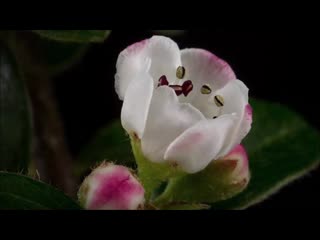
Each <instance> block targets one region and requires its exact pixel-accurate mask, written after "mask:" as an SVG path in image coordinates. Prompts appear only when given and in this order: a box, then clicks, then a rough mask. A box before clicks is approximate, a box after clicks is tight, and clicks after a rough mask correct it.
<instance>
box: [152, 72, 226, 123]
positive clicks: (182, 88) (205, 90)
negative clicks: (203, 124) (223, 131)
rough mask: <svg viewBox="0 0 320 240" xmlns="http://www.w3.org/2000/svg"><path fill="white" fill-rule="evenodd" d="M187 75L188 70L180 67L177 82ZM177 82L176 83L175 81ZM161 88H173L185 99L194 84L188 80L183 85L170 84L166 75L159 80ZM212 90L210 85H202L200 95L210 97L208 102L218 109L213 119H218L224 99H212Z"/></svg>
mask: <svg viewBox="0 0 320 240" xmlns="http://www.w3.org/2000/svg"><path fill="white" fill-rule="evenodd" d="M185 73H186V69H185V68H184V67H183V66H179V67H178V68H177V70H176V77H177V79H176V80H179V81H180V80H181V79H183V78H184V76H185ZM174 82H176V81H174ZM160 86H168V87H170V88H172V89H173V90H174V91H175V93H176V95H177V96H180V95H181V94H183V95H184V96H185V97H187V96H188V94H189V93H190V92H191V91H192V90H193V83H192V81H191V80H187V81H184V82H183V84H182V85H179V84H169V81H168V79H167V77H166V75H162V76H161V77H160V78H159V80H158V87H160ZM212 92H213V91H212V89H211V87H210V86H209V85H208V84H204V85H202V87H201V88H200V93H201V94H203V95H208V102H209V105H210V106H212V105H211V104H213V103H214V104H215V105H216V107H218V111H217V112H216V111H215V113H216V114H214V116H213V117H212V118H213V119H215V118H217V117H218V116H219V115H221V110H222V107H223V106H224V99H223V97H222V96H221V95H214V97H213V98H212V95H211V93H212ZM210 106H209V107H210Z"/></svg>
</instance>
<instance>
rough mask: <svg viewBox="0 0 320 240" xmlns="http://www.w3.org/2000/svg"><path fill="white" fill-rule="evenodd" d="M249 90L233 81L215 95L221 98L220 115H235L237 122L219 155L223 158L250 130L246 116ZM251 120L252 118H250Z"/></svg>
mask: <svg viewBox="0 0 320 240" xmlns="http://www.w3.org/2000/svg"><path fill="white" fill-rule="evenodd" d="M248 92H249V89H248V88H247V87H246V85H245V84H244V83H243V82H242V81H240V80H235V81H232V82H229V83H228V84H227V85H226V86H225V87H224V88H222V89H220V90H218V91H217V92H216V94H218V95H221V96H223V98H224V106H223V108H222V114H230V113H236V114H237V116H238V120H237V122H236V123H235V124H234V127H233V130H232V134H231V135H230V136H229V138H228V140H227V141H226V144H225V146H224V147H223V149H222V151H221V152H220V154H219V157H223V156H225V155H226V154H228V153H229V152H230V151H231V150H232V149H233V148H234V147H235V146H236V145H237V144H240V143H241V141H242V139H243V138H244V137H245V136H246V135H247V134H248V132H249V130H250V128H251V121H249V120H250V119H249V118H248V116H247V114H246V106H247V105H248ZM251 120H252V118H251Z"/></svg>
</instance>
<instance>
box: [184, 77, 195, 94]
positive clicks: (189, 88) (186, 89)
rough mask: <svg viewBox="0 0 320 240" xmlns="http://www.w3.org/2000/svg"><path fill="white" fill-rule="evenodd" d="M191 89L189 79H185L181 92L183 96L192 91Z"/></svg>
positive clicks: (191, 85)
mask: <svg viewBox="0 0 320 240" xmlns="http://www.w3.org/2000/svg"><path fill="white" fill-rule="evenodd" d="M192 89H193V84H192V81H191V80H188V81H185V82H184V83H183V84H182V92H183V95H184V96H185V97H186V96H188V94H189V93H190V92H191V91H192Z"/></svg>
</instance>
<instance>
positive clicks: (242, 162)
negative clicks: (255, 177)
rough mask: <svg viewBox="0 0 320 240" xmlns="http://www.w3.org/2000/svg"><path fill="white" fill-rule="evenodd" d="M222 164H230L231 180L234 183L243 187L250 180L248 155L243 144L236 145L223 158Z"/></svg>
mask: <svg viewBox="0 0 320 240" xmlns="http://www.w3.org/2000/svg"><path fill="white" fill-rule="evenodd" d="M220 164H226V165H229V170H230V175H229V177H228V178H229V180H230V183H231V184H232V185H237V186H238V187H239V188H241V189H243V188H245V187H246V186H247V184H248V182H249V180H250V171H249V163H248V155H247V153H246V150H245V148H244V147H243V146H242V145H240V144H239V145H237V146H235V147H234V148H233V149H232V151H231V152H230V153H228V155H227V156H225V157H224V158H222V160H221V162H220Z"/></svg>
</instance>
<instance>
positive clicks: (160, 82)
mask: <svg viewBox="0 0 320 240" xmlns="http://www.w3.org/2000/svg"><path fill="white" fill-rule="evenodd" d="M164 85H165V86H168V85H169V82H168V80H167V77H166V76H165V75H162V76H161V77H160V78H159V80H158V87H160V86H164Z"/></svg>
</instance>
